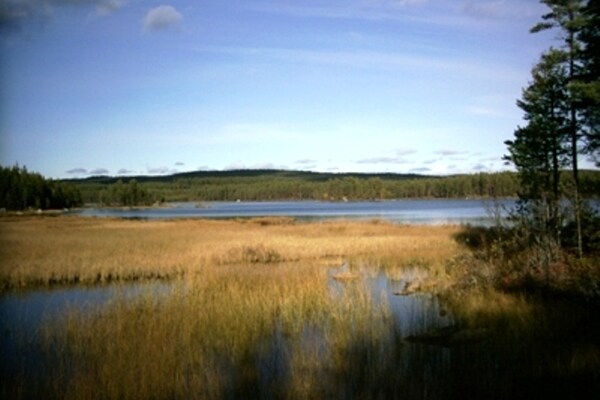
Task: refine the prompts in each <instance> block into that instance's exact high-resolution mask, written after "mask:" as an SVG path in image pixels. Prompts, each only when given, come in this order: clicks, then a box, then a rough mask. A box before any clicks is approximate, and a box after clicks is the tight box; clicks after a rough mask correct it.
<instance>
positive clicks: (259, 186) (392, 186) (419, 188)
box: [71, 171, 600, 206]
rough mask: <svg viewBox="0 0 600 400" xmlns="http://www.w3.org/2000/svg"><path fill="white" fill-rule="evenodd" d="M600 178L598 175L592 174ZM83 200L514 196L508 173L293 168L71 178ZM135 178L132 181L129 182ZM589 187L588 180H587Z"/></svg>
mask: <svg viewBox="0 0 600 400" xmlns="http://www.w3.org/2000/svg"><path fill="white" fill-rule="evenodd" d="M594 179H595V181H600V176H598V177H597V179H596V176H594ZM71 182H72V183H74V184H75V185H77V187H78V188H79V189H80V190H81V192H82V194H83V197H84V201H85V202H86V203H99V204H104V205H113V206H116V205H122V206H126V205H142V204H152V203H154V202H164V201H236V200H238V199H239V200H243V201H269V200H326V201H343V200H387V199H399V198H404V199H405V198H413V199H414V198H419V199H423V198H468V197H471V198H473V197H475V198H492V197H514V196H516V194H517V190H518V182H517V180H516V175H515V174H514V173H511V172H501V173H494V174H488V173H479V174H472V175H454V176H447V177H426V176H418V175H397V174H319V173H306V172H294V171H222V172H197V173H185V174H178V175H173V176H167V177H165V176H161V177H143V176H140V177H136V179H135V180H133V179H132V180H131V181H129V182H128V183H124V182H123V181H121V180H117V179H115V178H105V177H104V178H95V179H86V180H77V181H71ZM132 182H135V183H132ZM591 186H592V187H593V185H591Z"/></svg>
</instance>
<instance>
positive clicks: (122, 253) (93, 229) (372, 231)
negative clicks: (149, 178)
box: [0, 217, 459, 289]
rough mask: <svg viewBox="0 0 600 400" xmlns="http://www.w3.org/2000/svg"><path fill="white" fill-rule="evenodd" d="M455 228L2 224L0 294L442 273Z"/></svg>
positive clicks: (452, 251)
mask: <svg viewBox="0 0 600 400" xmlns="http://www.w3.org/2000/svg"><path fill="white" fill-rule="evenodd" d="M457 230H458V228H457V227H451V226H436V227H430V226H403V225H397V224H392V223H387V222H382V221H366V222H355V221H333V222H313V223H301V222H295V221H293V220H290V219H286V218H262V219H253V220H171V221H130V220H116V219H100V218H77V217H20V218H17V217H13V218H9V217H5V218H2V219H0V260H2V261H0V262H1V264H0V265H1V266H0V285H1V287H2V289H11V288H28V287H35V286H46V285H57V284H77V283H79V284H96V283H104V282H111V281H133V280H148V279H150V280H152V279H169V278H176V277H183V276H190V275H193V274H195V273H197V272H198V271H201V270H203V269H204V268H207V267H217V266H224V265H233V264H273V263H297V264H305V263H316V264H320V265H327V266H333V265H336V264H341V263H342V262H344V261H346V262H350V263H361V262H362V263H369V264H370V265H371V266H378V267H385V268H388V269H390V268H394V267H402V266H405V265H407V264H410V263H419V264H428V265H434V264H441V263H443V262H445V261H446V260H448V259H449V258H451V257H453V256H455V255H456V254H457V253H458V252H459V248H458V245H457V244H456V243H455V242H454V240H453V239H452V235H453V234H454V233H455V232H457Z"/></svg>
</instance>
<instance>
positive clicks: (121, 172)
mask: <svg viewBox="0 0 600 400" xmlns="http://www.w3.org/2000/svg"><path fill="white" fill-rule="evenodd" d="M134 173H135V171H132V170H130V169H127V168H121V169H119V170H118V171H117V175H132V174H134Z"/></svg>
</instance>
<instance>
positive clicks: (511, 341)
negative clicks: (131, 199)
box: [0, 265, 600, 399]
mask: <svg viewBox="0 0 600 400" xmlns="http://www.w3.org/2000/svg"><path fill="white" fill-rule="evenodd" d="M418 274H419V272H417V271H416V270H415V271H412V270H406V271H403V272H402V273H400V274H393V275H387V274H385V273H383V272H373V271H369V270H367V269H362V270H351V269H349V268H348V266H347V265H342V266H341V267H332V268H330V269H329V270H328V272H327V274H326V280H327V284H326V292H327V297H328V298H330V299H333V301H334V302H336V301H337V302H340V303H344V302H346V303H345V304H346V305H344V306H342V307H340V308H336V307H337V306H336V305H335V304H334V305H333V308H331V307H330V306H327V307H330V308H327V307H325V308H326V309H327V310H329V312H331V313H332V314H333V315H332V316H326V315H325V316H320V317H315V321H319V324H322V325H324V326H319V324H314V323H311V322H301V326H299V327H296V328H294V327H293V323H292V325H289V324H288V325H286V324H287V322H286V320H285V317H283V316H281V317H275V320H276V321H275V322H274V324H273V325H272V327H267V328H254V327H253V328H252V329H255V330H258V331H260V332H262V334H247V333H244V332H245V331H243V332H242V331H241V330H242V328H240V327H239V326H238V325H235V323H234V325H235V327H234V328H232V329H239V330H240V332H234V334H233V336H230V335H229V333H228V332H227V331H226V330H225V331H219V329H222V328H219V327H218V326H217V325H218V324H217V323H218V322H219V321H220V320H219V319H217V320H214V321H213V325H214V326H209V327H203V328H202V329H204V328H206V330H198V329H199V328H197V327H196V328H194V329H196V330H198V332H196V331H194V329H192V330H191V332H192V333H190V334H189V335H188V336H190V337H187V336H186V339H185V340H183V339H182V338H181V337H180V336H177V332H176V331H177V329H181V330H182V331H185V329H186V328H185V327H184V326H183V325H185V324H186V323H187V322H185V321H182V320H180V319H177V318H175V319H173V321H179V322H177V323H176V324H179V325H181V326H171V327H168V329H169V332H170V333H169V335H168V336H167V338H172V337H176V338H177V339H172V340H174V343H176V344H173V343H159V344H158V347H155V348H152V349H151V350H152V354H150V356H149V357H148V361H143V362H142V361H139V357H141V356H142V355H141V354H137V353H138V352H140V353H141V352H143V350H140V348H139V347H138V345H139V343H144V342H145V341H146V337H145V336H152V334H153V330H152V329H157V330H160V326H159V325H160V324H158V325H157V324H156V323H150V324H149V325H146V324H147V321H145V320H144V319H143V318H142V317H141V316H140V315H146V314H145V312H146V311H148V310H150V311H149V314H148V316H149V318H150V319H152V318H153V315H154V313H157V314H158V313H160V310H161V307H162V305H163V304H166V306H165V307H168V304H169V302H170V301H171V299H172V298H177V297H182V298H194V297H196V298H200V297H199V295H198V292H197V291H198V290H200V289H198V288H196V286H194V285H188V284H186V283H184V282H179V281H173V282H168V283H151V284H121V285H108V286H101V287H93V288H63V289H54V290H48V291H33V292H24V293H17V292H14V293H5V294H4V295H2V297H0V321H1V323H2V326H1V329H2V338H1V340H2V342H1V344H2V353H1V361H0V363H1V374H2V378H3V383H2V389H1V390H2V392H1V393H0V394H3V395H9V397H10V398H12V397H14V396H15V395H16V396H17V397H25V398H35V397H38V396H40V395H41V394H44V397H46V398H51V397H57V398H58V397H60V398H63V397H79V396H81V395H82V393H87V392H85V391H83V392H81V391H77V390H76V389H69V387H70V382H71V381H77V380H78V379H83V380H84V381H85V379H87V381H86V382H87V384H88V385H91V388H88V391H90V392H94V390H99V389H97V388H96V385H100V382H103V380H106V379H108V381H110V380H111V379H110V378H106V376H105V375H104V374H107V372H106V371H104V370H103V368H106V367H107V365H108V367H109V368H112V367H114V368H115V369H116V370H118V371H121V370H120V369H119V368H125V371H127V373H129V371H132V370H138V369H142V370H143V369H144V368H146V367H144V368H139V367H140V363H142V365H143V366H145V365H146V364H144V363H148V364H149V365H148V366H147V369H148V372H147V373H148V374H149V376H150V377H152V376H153V375H152V373H151V371H154V368H158V367H152V366H151V365H150V364H153V363H154V362H158V361H160V360H161V359H162V358H161V356H160V354H161V352H163V351H164V352H167V353H177V354H179V353H181V352H182V354H179V355H178V356H177V357H176V358H175V360H177V361H173V362H180V363H184V364H186V366H185V368H184V369H183V370H182V371H179V372H177V373H174V372H172V371H170V370H169V368H175V369H176V368H177V367H175V366H170V367H168V368H167V369H166V372H164V371H163V372H161V373H160V374H159V376H158V378H157V380H158V381H160V380H161V379H163V380H169V379H170V380H175V381H182V382H183V383H182V385H183V386H182V387H183V389H181V388H180V387H176V388H175V389H173V388H170V389H165V388H163V386H161V385H160V384H156V383H155V385H158V386H156V387H154V386H152V385H150V386H152V387H154V389H152V390H153V391H152V392H149V393H148V392H146V393H145V394H143V393H144V392H140V393H138V394H137V395H135V394H134V395H132V394H131V393H129V392H126V391H124V390H125V389H122V388H121V389H119V390H120V391H119V390H117V391H115V392H107V393H102V394H98V393H96V394H93V395H89V396H88V397H99V398H111V397H119V398H146V397H153V398H227V399H228V398H231V399H237V398H268V399H270V398H299V397H300V398H315V397H317V398H343V399H354V398H360V399H365V398H407V399H446V398H460V399H468V398H473V399H479V398H498V399H509V398H510V399H512V398H527V399H530V398H544V399H547V398H593V397H594V395H595V394H597V390H598V389H599V384H598V378H599V376H598V369H597V367H598V366H600V348H599V347H598V336H597V335H598V333H600V329H599V327H598V321H597V318H596V316H595V315H594V316H590V315H589V314H588V313H586V312H581V313H578V312H575V313H573V312H572V311H573V310H572V309H571V308H570V306H568V305H565V304H562V303H560V304H559V303H552V304H537V303H536V304H534V303H532V302H528V303H527V305H526V306H523V305H521V306H519V305H518V304H517V303H515V309H517V310H521V311H519V312H516V316H511V315H504V314H502V313H500V314H498V315H483V316H482V321H484V322H483V323H482V325H481V326H470V325H469V324H468V323H465V322H464V321H461V320H460V318H458V317H455V315H454V312H453V309H452V306H450V307H449V306H448V305H446V304H444V301H443V300H440V299H439V298H438V297H437V296H435V295H433V294H431V293H413V294H407V293H408V292H407V291H406V289H407V286H408V285H409V284H410V283H411V282H412V281H414V280H415V279H418V278H419V277H418V276H415V275H418ZM202 290H208V289H202ZM202 290H200V291H202ZM192 292H194V293H193V294H192ZM182 294H183V296H182ZM217 296H218V295H217ZM149 298H152V300H150V301H148V299H149ZM202 298H204V297H202ZM206 298H211V299H213V300H214V299H215V294H214V293H213V294H211V295H210V296H209V297H206ZM140 299H142V300H140ZM143 299H146V300H143ZM521 300H522V299H521ZM186 301H187V300H186ZM214 301H215V303H218V301H219V300H218V299H217V300H214ZM226 301H228V299H226ZM124 303H137V304H138V305H137V306H135V307H134V308H135V309H136V310H137V311H135V312H134V315H133V316H130V317H128V318H130V319H131V318H133V319H134V320H135V319H136V318H139V320H138V322H135V321H134V322H133V323H134V324H138V326H139V329H140V331H139V332H138V331H137V330H136V331H135V332H137V334H138V335H141V336H139V337H138V338H133V343H129V342H128V344H127V346H126V351H123V348H121V346H122V345H121V344H115V345H114V347H115V348H114V349H113V348H112V347H113V345H112V342H111V338H110V337H109V338H106V337H103V336H102V333H99V334H97V335H96V336H94V334H91V333H90V332H88V333H87V334H88V335H90V336H86V337H84V338H83V339H81V338H80V339H78V340H82V344H79V345H78V344H72V343H71V342H70V341H73V340H75V339H73V338H70V337H69V334H73V332H76V331H73V330H72V329H73V325H75V326H78V324H81V326H85V325H86V324H88V323H89V322H90V319H89V316H90V315H92V316H93V317H92V320H93V319H95V320H99V319H102V318H109V319H110V315H112V314H111V312H115V308H117V309H118V308H119V307H122V304H124ZM313 303H314V301H313V300H310V299H309V307H308V311H307V310H305V309H304V307H305V305H304V304H305V303H304V300H303V302H302V303H299V304H298V305H297V306H293V307H291V308H290V309H287V311H282V310H283V309H284V308H285V307H284V306H283V305H280V306H278V307H277V308H275V309H273V310H278V311H276V312H275V314H277V315H284V314H285V313H287V312H292V313H294V312H295V310H296V309H300V308H302V309H303V310H304V311H303V312H305V313H307V314H310V313H315V314H316V315H317V314H319V312H320V311H319V310H318V309H315V307H314V304H313ZM182 304H184V303H182ZM185 304H187V303H185ZM332 304H333V303H332ZM185 307H186V306H183V307H180V306H177V307H176V308H175V309H174V310H179V309H180V308H181V309H182V310H181V312H186V311H185V310H187V309H186V308H185ZM194 307H207V308H208V307H211V305H210V304H208V303H200V304H195V305H194ZM519 307H521V308H519ZM107 309H108V310H112V311H109V312H108V313H106V312H105V310H107ZM525 309H526V310H527V312H525V311H523V310H525ZM332 310H333V311H332ZM188 311H189V310H188ZM228 311H231V310H222V311H221V312H222V313H223V314H222V315H225V314H227V313H228ZM269 312H270V311H267V313H269ZM298 312H300V311H298ZM65 314H69V315H70V317H69V318H65ZM163 314H164V313H163ZM171 314H173V313H172V312H171ZM199 314H200V313H199ZM367 314H371V315H367ZM525 314H526V315H525ZM116 315H118V314H116ZM161 315H162V314H161ZM219 315H221V314H219ZM232 315H233V318H234V319H235V320H243V319H251V318H252V317H251V316H249V315H242V314H240V315H237V314H235V312H234V313H233V314H232ZM163 317H164V315H163ZM198 318H199V319H202V317H198ZM219 318H220V317H219ZM302 318H303V317H300V316H298V317H294V318H293V319H294V320H299V321H303V319H302ZM365 318H366V319H365ZM74 319H75V321H74ZM77 319H81V321H80V322H78V321H77ZM223 320H227V317H223ZM186 321H187V320H186ZM107 322H108V323H111V324H115V325H124V326H122V327H120V328H119V329H116V328H114V329H113V328H111V329H109V330H108V331H107V332H109V333H108V335H109V336H110V335H115V334H118V333H119V332H122V331H126V329H127V328H126V327H125V325H127V324H125V323H123V321H121V320H120V319H118V318H117V319H115V320H114V321H107ZM107 322H105V324H106V323H107ZM238 322H239V321H238ZM236 323H237V322H236ZM171 324H172V322H171ZM261 324H262V325H264V321H263V322H258V321H257V322H256V325H257V326H258V325H261ZM167 325H169V323H167ZM262 325H261V326H262ZM94 326H96V327H98V326H100V325H92V327H91V328H90V329H92V330H93V329H94V328H93V327H94ZM146 326H149V327H150V328H148V330H144V329H145V328H144V327H146ZM240 326H242V325H240ZM63 327H67V328H64V329H65V332H62V329H63ZM68 327H70V328H68ZM69 329H71V330H69ZM76 329H77V328H76ZM136 329H137V328H136ZM225 329H228V328H225ZM262 329H264V331H263V330H262ZM163 330H164V327H163ZM171 330H172V332H171ZM214 331H216V336H215V339H211V341H208V339H206V340H205V341H203V340H204V339H205V338H203V337H194V336H193V335H195V334H199V335H206V336H211V335H213V333H214ZM57 332H59V334H58V335H59V336H60V335H63V334H64V336H65V337H62V338H60V339H59V340H57V338H56V337H55V336H53V335H57ZM61 332H62V333H61ZM202 332H204V333H202ZM265 332H266V334H265ZM245 335H248V336H249V338H245ZM211 337H212V336H211ZM239 337H244V339H239ZM86 338H87V339H86ZM161 338H162V337H161ZM228 338H235V339H234V340H232V341H231V342H227V340H228ZM130 339H131V338H130ZM86 340H87V342H86ZM90 340H92V341H93V340H100V341H101V342H102V343H103V344H100V346H101V347H102V348H100V349H99V350H97V351H98V353H99V355H98V354H95V355H93V356H90V355H86V352H87V351H88V350H87V349H86V348H80V347H78V346H84V347H85V346H90V348H94V343H92V342H90ZM114 340H115V342H116V343H119V340H121V338H116V337H115V338H114ZM161 340H163V339H161ZM221 341H223V343H221ZM138 342H139V343H138ZM86 343H87V344H86ZM200 343H204V344H200ZM206 343H209V344H206ZM240 343H241V344H240ZM103 346H106V348H104V347H103ZM153 346H156V344H153ZM181 346H183V347H185V348H179V347H181ZM203 346H204V347H203ZM207 346H208V348H210V349H212V350H213V353H212V355H211V358H210V362H209V361H207V360H206V357H205V356H206V354H204V353H203V354H204V355H203V356H202V357H199V358H198V359H196V358H194V357H195V355H194V354H193V351H198V352H201V351H204V352H206V348H207ZM237 346H240V347H241V348H240V349H237ZM187 347H190V348H187ZM219 348H220V349H222V350H221V351H220V353H219V351H218V350H215V349H219ZM233 348H236V350H234V349H233ZM200 349H203V350H200ZM119 351H120V352H122V354H121V355H119V356H114V354H112V352H115V353H118V352H119ZM188 352H192V353H191V354H189V353H188ZM80 353H81V354H83V356H81V355H80ZM134 353H135V354H134ZM217 353H219V354H217ZM108 356H110V359H111V360H112V361H106V360H104V358H105V357H108ZM171 356H172V354H169V355H168V356H166V358H165V360H167V361H165V364H169V362H170V361H168V360H171V361H172V358H171ZM78 357H80V358H78ZM86 357H87V358H86ZM178 357H184V358H183V359H181V358H178ZM189 357H191V358H192V359H193V362H192V361H188V358H189ZM155 358H156V359H155ZM99 360H100V361H99ZM95 363H99V364H103V363H108V364H106V365H100V366H98V365H95ZM123 363H124V364H126V365H125V366H124V367H123V366H121V367H118V366H117V364H123ZM136 366H137V368H136ZM165 368H166V367H165ZM195 368H196V369H198V371H195V370H194V369H195ZM96 369H98V370H101V371H102V372H98V371H96ZM92 370H93V371H96V372H94V373H92V374H91V375H90V376H92V378H91V382H89V381H90V377H89V376H88V377H87V378H81V377H80V376H79V375H85V374H86V372H89V371H92ZM159 370H160V371H162V370H161V369H159ZM57 371H60V372H57ZM116 373H117V374H121V375H126V374H127V373H125V372H122V371H121V372H116ZM144 373H145V372H143V373H142V375H140V376H137V378H134V380H135V379H142V378H144V379H149V378H148V377H147V376H145V375H143V374H144ZM197 374H198V375H197ZM107 376H109V377H110V376H111V375H110V373H108V375H107ZM120 378H121V377H120V376H119V377H117V378H112V379H114V380H118V379H120ZM155 378H156V377H155ZM142 381H143V379H142V380H141V381H140V385H141V386H140V388H143V387H145V386H144V385H146V386H147V385H148V384H147V383H143V382H142ZM198 382H201V384H200V383H198ZM102 384H103V385H105V386H104V387H108V388H111V384H110V382H109V383H106V382H103V383H102ZM129 384H130V385H131V384H133V385H134V386H135V384H136V382H133V381H132V382H129ZM170 384H171V383H169V384H165V385H166V386H167V387H170ZM79 385H81V382H80V383H79ZM114 385H118V384H117V383H114ZM84 386H85V385H84ZM71 390H72V391H74V392H73V393H75V394H73V393H71ZM106 390H108V389H106ZM115 390H116V389H115ZM134 390H135V388H134ZM140 390H142V389H140ZM133 393H136V392H135V391H134V392H133ZM9 397H6V396H3V398H9Z"/></svg>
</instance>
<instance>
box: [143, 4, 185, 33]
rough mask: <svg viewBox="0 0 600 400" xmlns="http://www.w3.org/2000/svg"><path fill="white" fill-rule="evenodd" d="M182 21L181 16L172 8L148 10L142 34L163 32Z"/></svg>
mask: <svg viewBox="0 0 600 400" xmlns="http://www.w3.org/2000/svg"><path fill="white" fill-rule="evenodd" d="M182 19H183V15H181V13H180V12H179V11H177V10H176V9H175V7H173V6H167V5H163V6H158V7H155V8H153V9H151V10H148V12H147V13H146V16H145V17H144V20H143V22H142V24H143V30H144V32H158V31H164V30H166V29H168V28H170V27H172V26H174V25H177V24H178V23H179V22H180V21H181V20H182Z"/></svg>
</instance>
